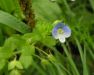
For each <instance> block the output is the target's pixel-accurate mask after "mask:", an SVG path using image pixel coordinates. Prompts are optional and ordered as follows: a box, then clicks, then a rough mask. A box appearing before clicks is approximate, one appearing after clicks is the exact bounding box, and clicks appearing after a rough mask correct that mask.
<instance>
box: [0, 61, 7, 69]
mask: <svg viewBox="0 0 94 75" xmlns="http://www.w3.org/2000/svg"><path fill="white" fill-rule="evenodd" d="M5 64H6V60H4V59H0V70H2V69H3V68H4V66H5Z"/></svg>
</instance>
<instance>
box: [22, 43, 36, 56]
mask: <svg viewBox="0 0 94 75" xmlns="http://www.w3.org/2000/svg"><path fill="white" fill-rule="evenodd" d="M22 54H23V55H34V54H35V47H34V46H33V45H28V46H23V47H22Z"/></svg>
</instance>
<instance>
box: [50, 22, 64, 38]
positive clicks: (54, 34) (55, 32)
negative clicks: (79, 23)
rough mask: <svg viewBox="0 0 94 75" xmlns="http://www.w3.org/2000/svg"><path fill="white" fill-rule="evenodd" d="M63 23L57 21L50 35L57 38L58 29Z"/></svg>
mask: <svg viewBox="0 0 94 75" xmlns="http://www.w3.org/2000/svg"><path fill="white" fill-rule="evenodd" d="M63 26H64V24H63V23H61V22H60V23H58V24H57V25H56V26H55V27H54V28H53V30H52V36H53V37H54V38H55V39H58V32H57V31H58V29H59V28H63Z"/></svg>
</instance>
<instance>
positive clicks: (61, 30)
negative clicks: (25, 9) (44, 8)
mask: <svg viewBox="0 0 94 75" xmlns="http://www.w3.org/2000/svg"><path fill="white" fill-rule="evenodd" d="M52 36H53V37H54V38H55V39H59V41H60V42H61V43H64V42H65V38H68V37H70V36H71V29H70V28H69V27H68V26H67V25H65V24H64V23H58V24H57V25H56V26H55V27H54V28H53V30H52Z"/></svg>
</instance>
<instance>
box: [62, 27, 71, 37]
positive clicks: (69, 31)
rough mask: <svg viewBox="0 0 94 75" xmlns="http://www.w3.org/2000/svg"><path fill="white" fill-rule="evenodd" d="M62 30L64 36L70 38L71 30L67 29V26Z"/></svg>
mask: <svg viewBox="0 0 94 75" xmlns="http://www.w3.org/2000/svg"><path fill="white" fill-rule="evenodd" d="M63 30H64V36H65V37H66V38H68V37H70V36H71V29H70V28H69V27H68V26H64V27H63Z"/></svg>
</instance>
